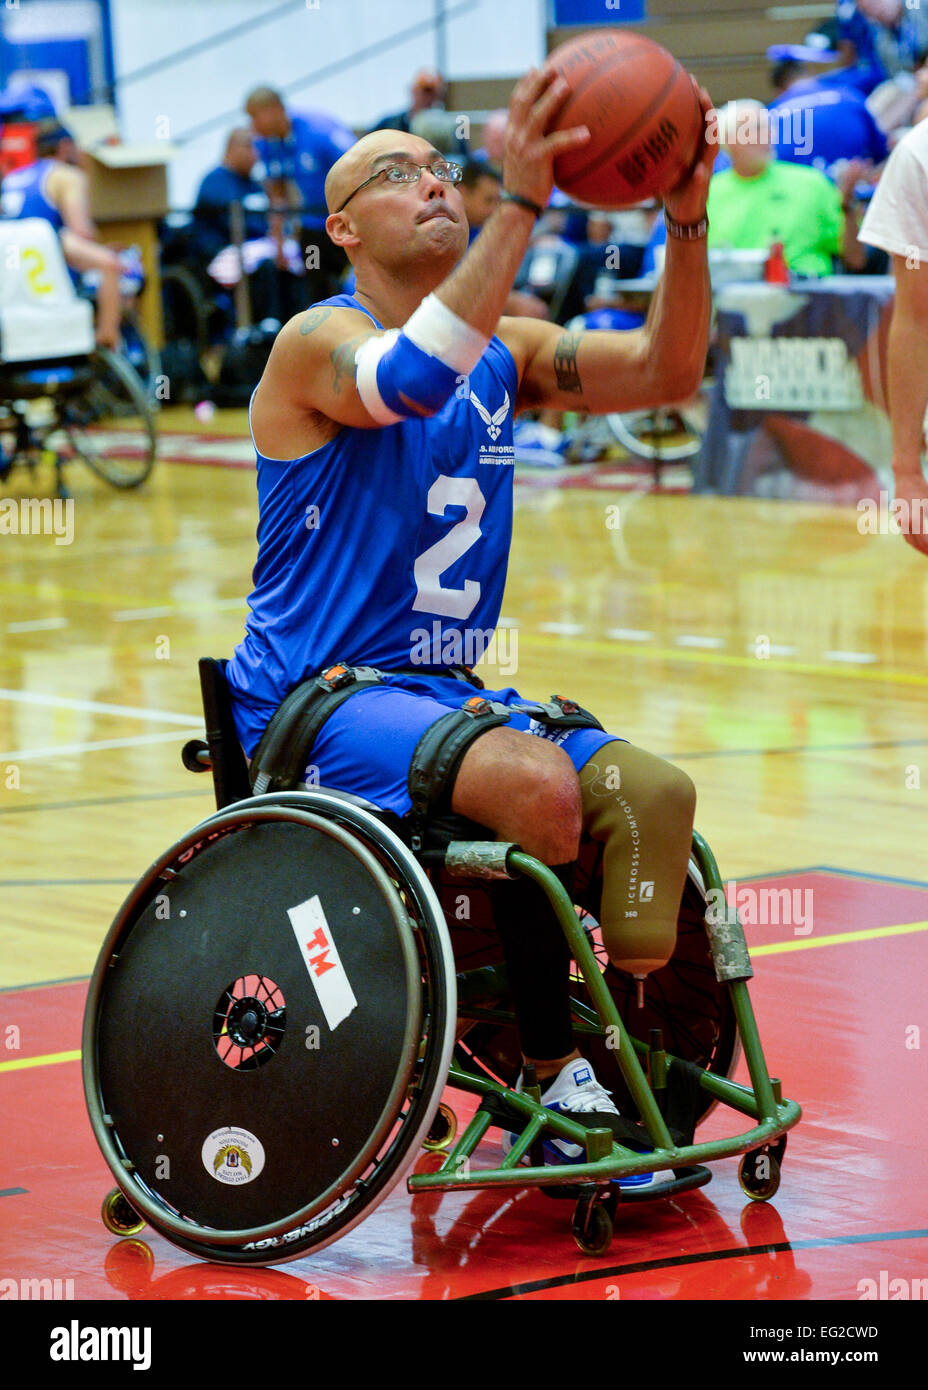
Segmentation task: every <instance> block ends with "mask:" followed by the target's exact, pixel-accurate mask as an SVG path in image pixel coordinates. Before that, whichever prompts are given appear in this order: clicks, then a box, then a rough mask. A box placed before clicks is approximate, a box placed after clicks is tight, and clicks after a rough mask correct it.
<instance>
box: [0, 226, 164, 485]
mask: <svg viewBox="0 0 928 1390" xmlns="http://www.w3.org/2000/svg"><path fill="white" fill-rule="evenodd" d="M0 249H2V252H3V255H2V256H0V483H2V482H5V481H6V479H7V477H8V476H9V474H10V473H11V472H12V470H13V468H14V467H15V466H16V465H19V464H23V465H25V466H26V467H28V468H29V469H30V470H34V469H35V468H36V466H37V465H38V464H40V463H45V462H49V463H52V464H53V465H54V468H55V478H56V487H57V492H58V495H59V496H60V497H67V496H68V491H67V488H66V486H65V483H64V478H63V474H62V469H63V467H64V465H65V464H66V463H68V462H70V461H72V460H73V459H80V460H81V461H82V462H83V463H85V464H86V465H87V466H88V468H90V469H91V470H92V471H93V472H94V473H96V474H97V475H98V476H99V477H101V478H103V479H104V480H105V481H106V482H108V483H111V484H112V485H113V486H114V487H119V488H131V487H137V486H138V485H139V484H140V483H142V482H143V481H144V480H145V479H146V478H147V477H148V475H149V473H150V472H151V469H152V466H153V464H154V461H155V453H156V446H157V440H156V429H155V423H154V413H153V408H152V402H151V400H150V398H149V396H148V394H147V392H146V389H145V387H144V385H143V384H142V381H141V380H140V378H139V376H138V374H137V372H136V371H135V369H134V367H133V366H132V364H131V362H130V361H129V360H127V358H125V357H124V356H122V355H121V354H119V353H116V352H112V351H111V350H110V349H109V348H103V347H101V348H98V347H97V346H96V344H95V341H94V326H93V306H92V305H91V304H90V303H89V302H88V301H87V300H86V299H82V298H80V297H79V296H78V295H77V293H76V291H75V289H74V285H73V284H72V281H71V278H70V276H69V274H68V270H67V266H66V265H65V261H64V256H63V254H62V251H61V247H60V245H59V242H58V237H57V235H56V233H55V231H54V229H53V228H52V226H51V223H49V222H45V221H43V220H42V219H41V218H31V217H30V218H23V219H22V220H21V221H9V220H7V221H3V220H0Z"/></svg>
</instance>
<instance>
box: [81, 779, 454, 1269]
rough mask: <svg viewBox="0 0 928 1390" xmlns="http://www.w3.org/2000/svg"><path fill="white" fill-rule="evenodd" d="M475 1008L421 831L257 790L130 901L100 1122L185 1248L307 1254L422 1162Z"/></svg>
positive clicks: (110, 1150) (117, 961) (119, 952)
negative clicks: (462, 999) (412, 842)
mask: <svg viewBox="0 0 928 1390" xmlns="http://www.w3.org/2000/svg"><path fill="white" fill-rule="evenodd" d="M455 1018H456V998H455V991H454V968H453V961H452V957H451V950H450V943H449V941H448V936H447V931H446V928H445V923H444V918H443V916H442V914H441V910H440V908H439V907H438V903H437V901H436V900H435V898H434V894H433V893H432V891H431V888H430V886H429V883H428V880H427V879H426V878H425V875H424V873H423V872H422V870H421V869H420V868H419V866H418V864H417V863H416V861H415V859H414V858H413V857H412V855H411V853H410V851H409V850H408V849H407V848H406V846H405V845H403V843H402V841H401V840H399V838H398V837H397V836H396V835H394V834H393V833H392V831H390V830H389V829H388V828H387V827H385V826H384V825H382V824H381V823H380V822H379V821H378V819H377V818H376V817H375V816H373V815H372V814H371V813H369V812H367V811H365V810H363V809H361V808H359V807H354V806H351V805H349V804H347V803H339V802H338V800H337V798H336V797H334V796H332V795H331V794H327V793H321V792H305V793H296V792H293V793H283V794H279V795H271V796H267V797H256V798H253V799H250V800H248V801H243V802H239V803H237V804H236V805H235V806H232V807H229V808H227V809H226V810H224V811H221V812H218V813H217V814H216V815H214V816H212V817H210V818H209V819H207V820H206V821H204V822H203V823H202V824H201V825H199V826H197V827H196V828H195V829H194V830H192V831H191V832H190V833H189V834H187V835H186V836H185V837H184V838H183V839H182V840H180V841H178V843H177V844H175V845H173V846H172V847H171V849H169V850H168V851H167V852H166V853H165V854H164V855H162V856H161V858H160V859H158V860H157V861H156V863H155V864H153V865H152V867H151V868H150V869H149V870H148V872H147V873H146V874H145V875H144V877H143V878H142V879H141V880H140V882H139V883H138V884H137V885H136V887H135V888H134V889H133V891H132V893H131V894H130V895H129V897H128V899H127V900H126V902H125V903H124V905H123V907H122V908H121V910H120V912H119V914H118V915H117V917H116V920H115V921H114V923H113V926H112V927H111V929H110V932H109V935H108V936H107V939H106V942H105V943H104V946H103V949H102V951H101V954H100V958H99V960H98V962H97V966H96V969H95V971H94V975H93V978H92V981H91V986H90V992H89V994H88V1001H87V1009H86V1014H85V1019H84V1044H83V1057H84V1062H83V1066H84V1089H85V1095H86V1098H87V1105H88V1111H89V1114H90V1119H91V1124H92V1126H93V1129H94V1133H95V1135H96V1138H97V1142H98V1143H99V1145H100V1148H101V1150H102V1152H103V1155H104V1157H105V1158H106V1160H107V1162H108V1164H109V1166H110V1168H111V1170H112V1172H113V1174H114V1176H115V1178H116V1180H117V1182H118V1184H119V1188H120V1189H121V1191H122V1192H123V1194H124V1195H125V1197H126V1199H127V1200H128V1201H129V1202H130V1203H131V1205H132V1207H133V1208H134V1209H135V1210H136V1211H137V1212H138V1213H139V1215H140V1216H143V1217H144V1218H145V1219H146V1220H147V1221H148V1222H149V1224H150V1225H151V1226H152V1228H153V1229H154V1230H155V1231H157V1232H158V1233H159V1234H161V1235H163V1236H165V1237H166V1238H167V1239H168V1240H170V1241H172V1242H173V1243H174V1244H175V1245H178V1246H179V1247H180V1248H181V1249H183V1250H186V1251H188V1252H190V1253H192V1254H195V1255H199V1256H200V1257H201V1258H204V1259H210V1260H216V1261H220V1262H223V1263H232V1264H276V1263H279V1262H282V1261H285V1260H289V1259H294V1258H296V1257H297V1256H300V1255H302V1254H304V1253H305V1252H306V1251H307V1250H311V1249H319V1248H321V1247H322V1246H324V1245H327V1244H329V1243H330V1242H331V1241H332V1240H335V1239H336V1238H337V1237H339V1236H341V1235H343V1234H344V1233H345V1232H346V1231H348V1230H350V1229H351V1228H352V1227H353V1226H354V1225H356V1224H357V1222H359V1221H360V1220H361V1219H362V1218H363V1217H365V1216H366V1215H367V1214H368V1213H369V1212H370V1211H371V1210H372V1209H373V1208H374V1207H376V1206H377V1205H378V1203H379V1202H381V1201H382V1200H383V1198H384V1197H386V1196H387V1194H388V1193H389V1192H390V1191H391V1190H392V1189H393V1187H394V1186H395V1185H396V1183H397V1182H399V1181H400V1179H401V1178H402V1177H403V1175H404V1173H405V1172H406V1170H407V1169H408V1168H409V1167H410V1166H411V1165H412V1163H413V1162H414V1160H415V1158H416V1157H417V1155H418V1153H419V1150H420V1148H421V1145H422V1141H423V1139H425V1138H426V1137H427V1135H428V1133H429V1130H430V1129H431V1127H432V1122H433V1120H434V1118H435V1114H436V1111H437V1109H438V1105H439V1101H440V1099H441V1093H442V1089H443V1087H444V1083H445V1078H446V1075H447V1071H448V1066H449V1064H450V1060H451V1052H452V1048H453V1044H454V1025H455Z"/></svg>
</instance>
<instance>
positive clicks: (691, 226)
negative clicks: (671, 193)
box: [664, 208, 709, 241]
mask: <svg viewBox="0 0 928 1390" xmlns="http://www.w3.org/2000/svg"><path fill="white" fill-rule="evenodd" d="M664 226H665V227H666V228H667V231H668V232H669V233H670V235H671V236H675V237H676V238H677V239H678V240H679V241H702V239H703V237H704V236H706V235H707V234H708V231H709V219H708V217H703V218H700V220H699V221H698V222H676V221H674V219H673V218H672V217H671V216H670V213H669V212H668V211H667V209H666V208H665V209H664Z"/></svg>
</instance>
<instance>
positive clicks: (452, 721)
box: [407, 695, 509, 854]
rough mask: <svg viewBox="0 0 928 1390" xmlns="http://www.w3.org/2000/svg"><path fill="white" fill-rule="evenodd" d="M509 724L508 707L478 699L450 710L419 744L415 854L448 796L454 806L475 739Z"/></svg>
mask: <svg viewBox="0 0 928 1390" xmlns="http://www.w3.org/2000/svg"><path fill="white" fill-rule="evenodd" d="M508 723H509V712H508V710H507V709H506V707H505V705H501V704H498V703H497V702H496V701H495V700H485V699H484V698H483V696H482V695H474V696H472V697H471V699H469V700H467V701H466V702H465V704H463V705H461V707H460V709H453V710H449V712H448V713H447V714H443V715H442V717H441V718H440V719H437V720H436V721H435V723H434V724H431V725H430V726H429V727H428V728H427V729H426V731H425V733H424V734H423V735H422V737H421V738H420V740H419V742H418V743H417V744H416V749H415V752H414V753H413V755H412V761H411V762H410V764H409V777H408V780H407V787H408V789H409V795H410V798H411V800H412V810H411V811H410V813H409V821H410V825H411V827H412V838H411V841H410V846H411V848H412V851H413V853H414V854H415V853H417V852H418V851H419V850H420V849H421V848H422V840H423V836H424V833H425V826H426V821H427V819H428V816H429V814H430V812H432V811H433V810H437V809H439V808H440V807H441V803H442V801H443V799H444V798H445V797H446V796H447V799H448V801H449V802H450V799H451V790H452V788H453V785H454V777H455V774H456V773H457V770H458V767H459V766H460V762H461V759H462V758H463V756H464V754H465V753H466V752H467V750H468V748H469V747H470V745H471V744H472V743H473V741H474V739H475V738H479V737H480V735H481V734H483V733H486V731H487V730H488V729H494V728H496V727H497V726H498V725H500V724H508Z"/></svg>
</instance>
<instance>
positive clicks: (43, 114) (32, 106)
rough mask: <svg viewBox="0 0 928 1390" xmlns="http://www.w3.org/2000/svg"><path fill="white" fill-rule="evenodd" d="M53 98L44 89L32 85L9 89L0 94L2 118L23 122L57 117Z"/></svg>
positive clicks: (0, 113) (0, 116)
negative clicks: (16, 119)
mask: <svg viewBox="0 0 928 1390" xmlns="http://www.w3.org/2000/svg"><path fill="white" fill-rule="evenodd" d="M56 114H57V113H56V111H55V105H54V102H53V101H52V99H51V97H50V96H49V95H48V92H46V91H45V90H44V89H43V88H42V87H34V86H32V85H31V84H30V85H28V86H25V85H24V86H21V87H8V88H7V89H6V90H5V91H3V92H0V118H2V119H5V120H10V119H14V118H18V119H19V120H22V121H43V120H47V119H48V117H49V116H54V115H56Z"/></svg>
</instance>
